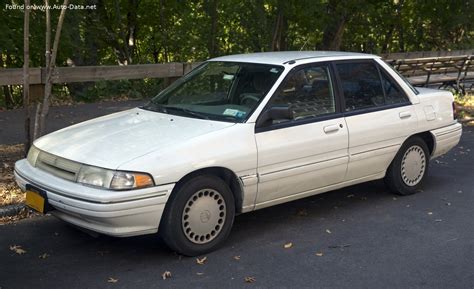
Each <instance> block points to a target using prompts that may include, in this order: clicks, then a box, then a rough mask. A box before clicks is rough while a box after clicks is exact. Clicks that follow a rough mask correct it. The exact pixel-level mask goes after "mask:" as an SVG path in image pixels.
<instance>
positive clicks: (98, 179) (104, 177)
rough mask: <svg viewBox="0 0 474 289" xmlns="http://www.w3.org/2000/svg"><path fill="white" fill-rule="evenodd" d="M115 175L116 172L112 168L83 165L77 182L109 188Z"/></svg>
mask: <svg viewBox="0 0 474 289" xmlns="http://www.w3.org/2000/svg"><path fill="white" fill-rule="evenodd" d="M113 177H114V172H113V171H111V170H106V169H102V168H98V167H91V166H85V165H83V166H81V169H80V170H79V174H78V175H77V182H78V183H82V184H86V185H91V186H96V187H103V188H109V187H110V182H111V181H112V178H113Z"/></svg>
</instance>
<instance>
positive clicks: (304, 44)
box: [300, 38, 309, 51]
mask: <svg viewBox="0 0 474 289" xmlns="http://www.w3.org/2000/svg"><path fill="white" fill-rule="evenodd" d="M308 41H309V38H308V39H306V41H305V42H304V43H303V46H301V48H300V51H302V50H303V48H304V47H305V46H306V43H308Z"/></svg>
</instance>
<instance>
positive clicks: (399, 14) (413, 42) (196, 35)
mask: <svg viewBox="0 0 474 289" xmlns="http://www.w3.org/2000/svg"><path fill="white" fill-rule="evenodd" d="M8 2H9V3H11V4H22V1H19V0H9V1H8ZM32 2H33V4H37V5H41V4H42V3H43V1H42V0H33V1H32ZM50 2H51V3H50V4H51V5H54V4H61V3H62V0H50ZM74 4H79V5H96V7H97V9H94V10H71V9H69V10H68V11H67V14H66V19H65V23H64V27H63V33H62V38H61V43H60V50H59V53H58V60H57V65H58V66H67V65H76V66H82V65H114V64H137V63H164V62H172V61H175V62H185V61H189V62H193V61H202V60H204V59H207V58H209V57H210V56H211V55H225V54H234V53H247V52H256V51H269V50H272V49H277V48H278V49H284V50H300V49H302V48H303V49H305V50H312V49H338V50H346V51H361V52H368V53H387V52H400V51H420V50H454V49H469V48H472V47H473V46H474V32H473V30H474V29H473V27H474V13H472V11H474V7H473V6H474V2H473V1H471V0H465V1H462V0H435V1H421V0H420V1H418V0H390V1H382V0H358V1H356V0H346V1H343V0H190V1H185V0H76V1H74ZM51 12H52V13H51V19H52V27H53V33H54V28H55V25H56V22H57V19H58V15H59V12H60V10H59V9H56V10H52V11H51ZM44 18H45V13H44V11H40V10H34V11H32V13H31V20H30V22H31V27H30V30H31V38H30V52H31V56H30V58H31V63H30V65H31V66H35V67H37V66H44V37H45V36H44V34H45V24H44V22H45V19H44ZM0 19H2V21H1V22H0V38H1V39H2V41H1V42H0V60H1V61H0V66H2V67H21V66H22V65H23V62H22V51H23V41H22V34H23V11H21V10H18V9H14V10H9V9H7V6H5V5H3V6H1V7H0ZM158 82H159V83H161V81H157V83H158ZM74 86H75V85H68V88H69V89H68V91H70V92H71V93H72V94H73V97H74V98H75V99H78V100H81V99H82V100H88V101H93V100H95V99H99V98H101V95H132V96H133V97H140V96H148V95H150V94H156V93H157V91H153V92H150V91H147V90H149V89H152V88H153V89H159V85H148V84H144V83H140V84H137V82H136V81H120V82H114V84H112V83H106V84H105V83H100V82H98V83H95V84H89V85H82V87H81V85H76V86H75V87H74ZM142 90H143V91H142ZM13 92H14V93H13V94H14V97H15V98H16V101H17V102H19V99H20V98H19V94H18V89H16V90H15V91H13ZM4 98H5V92H4V90H0V105H2V103H1V101H4Z"/></svg>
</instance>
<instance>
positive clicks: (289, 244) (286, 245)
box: [283, 242, 293, 249]
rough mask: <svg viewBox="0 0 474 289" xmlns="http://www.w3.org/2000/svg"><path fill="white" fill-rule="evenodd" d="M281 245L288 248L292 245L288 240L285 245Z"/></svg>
mask: <svg viewBox="0 0 474 289" xmlns="http://www.w3.org/2000/svg"><path fill="white" fill-rule="evenodd" d="M283 247H284V248H285V249H290V248H291V247H293V243H291V242H290V243H286V244H285V245H283Z"/></svg>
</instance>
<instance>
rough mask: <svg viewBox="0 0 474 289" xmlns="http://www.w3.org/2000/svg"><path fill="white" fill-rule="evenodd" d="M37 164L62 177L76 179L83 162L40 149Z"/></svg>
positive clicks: (44, 169)
mask: <svg viewBox="0 0 474 289" xmlns="http://www.w3.org/2000/svg"><path fill="white" fill-rule="evenodd" d="M35 166H36V167H37V168H38V169H40V170H43V171H46V172H48V173H50V174H52V175H55V176H57V177H60V178H62V179H66V180H70V181H76V176H77V174H78V173H79V170H80V168H81V164H80V163H77V162H74V161H71V160H67V159H64V158H61V157H58V156H55V155H52V154H50V153H47V152H44V151H40V152H39V154H38V158H37V159H36V164H35Z"/></svg>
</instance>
